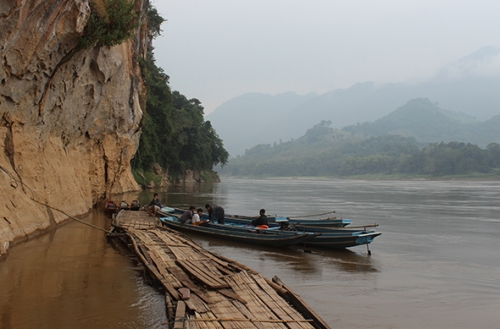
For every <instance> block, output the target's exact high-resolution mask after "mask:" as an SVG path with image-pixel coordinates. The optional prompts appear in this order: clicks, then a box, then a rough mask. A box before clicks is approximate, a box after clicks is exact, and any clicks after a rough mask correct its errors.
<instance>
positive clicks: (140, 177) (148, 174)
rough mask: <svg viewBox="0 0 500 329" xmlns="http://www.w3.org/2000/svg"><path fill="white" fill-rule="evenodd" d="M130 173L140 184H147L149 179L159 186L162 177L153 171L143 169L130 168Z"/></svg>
mask: <svg viewBox="0 0 500 329" xmlns="http://www.w3.org/2000/svg"><path fill="white" fill-rule="evenodd" d="M132 174H133V175H134V179H135V181H136V182H138V183H139V184H140V185H141V186H147V185H148V184H149V183H150V182H151V181H152V182H154V183H155V186H160V183H161V180H162V177H161V176H159V175H156V174H155V173H154V172H153V171H145V172H143V171H142V170H136V169H135V170H132Z"/></svg>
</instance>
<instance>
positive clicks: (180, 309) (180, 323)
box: [173, 300, 187, 329]
mask: <svg viewBox="0 0 500 329" xmlns="http://www.w3.org/2000/svg"><path fill="white" fill-rule="evenodd" d="M186 320H187V318H186V304H185V303H184V302H183V301H182V300H180V301H178V302H177V307H176V309H175V321H174V328H173V329H186V325H185V324H184V323H185V322H186Z"/></svg>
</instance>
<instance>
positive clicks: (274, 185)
mask: <svg viewBox="0 0 500 329" xmlns="http://www.w3.org/2000/svg"><path fill="white" fill-rule="evenodd" d="M154 192H155V191H142V192H140V193H139V194H137V193H130V194H125V195H123V196H119V197H117V198H116V199H115V201H121V200H127V201H129V202H130V201H131V200H133V199H139V200H140V202H141V203H142V204H148V203H149V202H150V201H151V199H152V197H153V193H154ZM156 192H158V193H159V195H160V198H161V200H162V202H163V204H165V205H169V206H175V207H182V208H187V207H188V206H190V205H194V206H195V207H203V206H204V204H206V203H211V204H218V205H221V206H223V207H224V208H225V209H226V213H234V214H256V213H257V211H258V209H260V208H265V209H266V210H267V212H268V213H277V214H280V215H287V216H299V215H304V214H314V213H321V212H326V211H331V210H336V211H337V215H338V216H340V215H341V216H342V217H344V218H349V219H352V220H353V223H354V224H361V223H373V222H376V223H378V224H380V227H379V229H380V231H382V232H383V234H382V235H381V236H380V237H378V238H377V239H375V241H374V243H373V244H371V245H370V249H371V250H372V256H371V257H369V256H368V255H367V252H366V247H364V246H363V247H355V248H352V249H350V250H346V251H337V250H322V249H313V248H310V249H311V250H312V253H304V252H303V248H302V247H301V246H298V247H294V248H284V249H273V248H259V247H255V246H249V245H245V244H239V243H236V242H232V241H223V240H219V239H213V238H207V237H204V236H192V237H193V239H194V240H195V241H196V242H198V243H199V244H200V245H202V246H203V247H204V248H206V249H208V250H211V251H213V252H216V253H218V254H221V255H223V256H226V257H229V258H231V259H234V260H236V261H238V262H240V263H242V264H245V265H247V266H249V267H250V268H252V269H254V270H256V271H258V272H260V273H262V274H263V275H265V276H267V277H272V276H274V275H277V276H279V277H280V278H281V279H282V280H283V281H284V282H285V283H287V284H288V285H290V286H291V287H292V288H293V289H294V290H295V291H296V292H297V293H298V294H299V295H301V297H302V298H303V299H304V300H306V301H307V302H308V304H309V305H310V306H311V307H312V308H313V309H314V310H315V311H316V312H317V313H318V314H320V315H321V316H322V317H323V318H324V319H325V321H326V322H327V323H329V324H330V325H332V327H333V326H334V327H338V328H348V327H349V328H362V327H370V328H390V327H391V328H410V329H413V328H415V329H417V328H419V329H420V328H422V327H427V328H448V327H454V328H464V329H465V328H472V327H474V328H496V327H498V315H497V313H498V309H499V308H500V299H499V298H498V296H500V286H499V285H498V278H497V277H498V273H499V271H500V253H498V250H499V249H500V240H499V239H498V235H497V234H496V232H497V231H498V213H500V204H499V203H498V200H499V199H500V182H460V181H448V182H423V181H411V182H408V181H406V182H404V181H397V182H383V181H349V180H301V179H297V180H293V181H292V180H248V179H225V180H224V181H223V182H222V183H220V184H201V185H200V184H186V185H184V186H181V187H170V188H169V189H167V190H163V191H160V190H156ZM87 220H89V221H90V222H91V223H93V224H95V225H98V226H101V227H107V226H109V224H110V220H109V219H107V218H105V217H104V216H103V215H102V213H100V212H94V213H93V214H92V215H90V216H89V217H88V218H87ZM135 268H136V263H135V262H134V261H132V260H130V258H129V253H128V251H127V250H125V249H122V248H121V247H120V245H114V244H110V243H108V242H107V241H106V240H105V239H104V237H103V234H102V232H98V231H96V230H93V229H90V228H88V227H86V226H83V225H81V224H79V223H76V222H75V223H70V224H68V225H65V226H63V227H60V228H58V229H57V230H54V231H52V232H50V233H49V234H46V235H43V236H40V237H38V238H36V239H33V240H31V241H28V242H27V243H25V244H22V245H19V246H16V247H14V248H12V249H11V253H10V255H9V256H8V258H7V259H6V260H4V261H0V291H1V292H2V293H0V327H1V328H34V327H36V328H63V327H64V328H65V327H70V328H77V329H80V328H82V329H83V328H89V327H93V328H165V326H162V325H161V323H162V322H163V321H164V319H165V315H164V313H165V305H164V300H163V296H162V295H161V293H158V291H156V290H154V289H152V288H151V287H149V286H147V285H145V284H144V282H143V278H142V273H141V272H139V271H137V270H135ZM471 305H473V307H471Z"/></svg>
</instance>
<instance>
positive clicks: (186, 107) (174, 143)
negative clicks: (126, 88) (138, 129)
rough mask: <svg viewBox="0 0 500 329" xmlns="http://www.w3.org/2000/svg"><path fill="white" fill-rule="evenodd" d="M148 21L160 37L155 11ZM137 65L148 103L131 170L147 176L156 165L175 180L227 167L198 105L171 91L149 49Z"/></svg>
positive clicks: (224, 155) (197, 102) (158, 17)
mask: <svg viewBox="0 0 500 329" xmlns="http://www.w3.org/2000/svg"><path fill="white" fill-rule="evenodd" d="M148 19H149V21H148V29H149V30H150V31H151V34H152V36H157V35H159V33H160V32H161V30H160V25H161V23H162V22H163V21H164V19H163V18H162V17H160V16H159V15H158V12H157V11H156V9H154V8H150V9H149V11H148ZM139 63H140V65H141V71H142V75H143V78H144V82H145V85H146V93H147V100H146V113H145V119H144V121H143V126H142V135H141V139H140V141H139V149H138V151H137V154H136V156H135V158H134V159H133V160H132V167H133V168H135V169H141V170H143V171H145V172H148V171H150V170H151V168H152V165H153V163H158V164H159V165H160V166H161V167H162V168H163V169H164V170H165V171H166V172H168V174H169V176H171V177H172V178H178V177H181V176H183V175H184V174H185V172H186V171H187V170H194V171H196V172H198V173H202V172H204V171H211V169H212V167H213V166H215V165H217V164H222V165H224V164H226V162H227V159H228V157H229V154H228V153H227V151H226V150H225V149H224V146H223V143H222V140H221V139H220V138H219V136H218V135H217V133H216V132H215V130H214V129H213V128H212V125H211V124H210V122H209V121H205V119H204V116H203V106H202V105H201V102H200V101H199V100H198V99H196V98H193V99H187V98H186V97H185V96H184V95H182V94H181V93H179V92H178V91H173V92H172V91H171V89H170V86H169V84H168V82H169V77H168V75H166V74H165V73H164V71H163V69H162V68H160V67H158V66H156V63H155V59H154V56H153V53H152V49H150V51H149V52H148V54H147V57H146V59H140V60H139ZM139 182H140V180H139Z"/></svg>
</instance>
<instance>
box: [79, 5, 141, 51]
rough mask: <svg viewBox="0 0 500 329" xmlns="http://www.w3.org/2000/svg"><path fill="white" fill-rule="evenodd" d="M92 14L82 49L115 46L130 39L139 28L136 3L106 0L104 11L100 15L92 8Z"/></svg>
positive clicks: (84, 35) (81, 40)
mask: <svg viewBox="0 0 500 329" xmlns="http://www.w3.org/2000/svg"><path fill="white" fill-rule="evenodd" d="M91 9H92V11H91V13H90V16H89V19H88V21H87V25H86V26H85V30H84V33H83V36H82V37H81V39H80V47H82V48H90V47H93V46H99V47H101V46H114V45H117V44H120V43H122V42H123V41H125V40H127V39H130V38H131V37H132V36H133V34H134V31H135V29H136V28H137V26H138V15H137V13H136V12H135V11H134V1H129V0H104V11H103V12H100V13H98V11H97V10H96V8H95V5H94V6H91Z"/></svg>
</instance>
